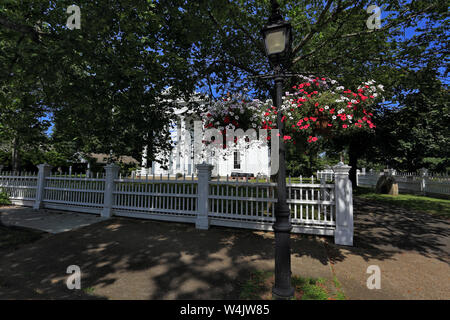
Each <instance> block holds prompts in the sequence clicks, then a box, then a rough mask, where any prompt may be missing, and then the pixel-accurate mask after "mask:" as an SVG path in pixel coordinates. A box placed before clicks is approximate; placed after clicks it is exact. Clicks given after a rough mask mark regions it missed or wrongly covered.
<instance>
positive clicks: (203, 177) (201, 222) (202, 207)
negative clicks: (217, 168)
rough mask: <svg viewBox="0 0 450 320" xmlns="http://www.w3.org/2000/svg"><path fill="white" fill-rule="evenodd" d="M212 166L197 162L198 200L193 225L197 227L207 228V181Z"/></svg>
mask: <svg viewBox="0 0 450 320" xmlns="http://www.w3.org/2000/svg"><path fill="white" fill-rule="evenodd" d="M213 167H214V166H212V165H210V164H206V163H201V164H197V165H196V168H197V177H198V187H197V188H198V189H197V191H198V200H197V201H198V202H197V220H196V221H195V227H196V228H197V229H203V230H207V229H209V217H208V211H209V199H208V196H209V181H210V180H211V172H212V169H213Z"/></svg>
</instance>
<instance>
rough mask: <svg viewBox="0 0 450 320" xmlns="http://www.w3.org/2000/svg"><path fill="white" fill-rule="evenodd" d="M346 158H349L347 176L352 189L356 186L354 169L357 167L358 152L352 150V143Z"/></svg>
mask: <svg viewBox="0 0 450 320" xmlns="http://www.w3.org/2000/svg"><path fill="white" fill-rule="evenodd" d="M348 158H349V160H348V161H349V166H351V169H350V171H349V173H348V174H349V178H350V181H351V182H352V186H353V189H354V188H356V170H357V168H358V154H357V151H356V150H354V148H353V147H352V145H350V148H349V150H348Z"/></svg>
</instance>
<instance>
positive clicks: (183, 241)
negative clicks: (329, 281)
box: [0, 218, 328, 299]
mask: <svg viewBox="0 0 450 320" xmlns="http://www.w3.org/2000/svg"><path fill="white" fill-rule="evenodd" d="M273 247H274V240H273V235H272V233H268V232H252V231H249V230H238V229H226V228H211V229H210V230H207V231H200V230H196V229H195V227H194V226H193V225H189V224H179V223H166V222H156V221H148V220H147V221H143V220H132V219H124V218H113V219H110V220H107V221H103V222H100V223H97V224H94V225H91V226H87V227H84V228H81V229H78V230H74V231H71V232H65V233H60V234H57V235H53V236H51V237H50V238H46V239H42V240H39V241H37V242H35V243H33V244H31V245H27V246H26V247H24V248H22V249H21V250H18V251H15V252H12V253H9V254H7V255H6V256H4V257H3V258H2V261H1V262H0V298H2V299H5V298H6V299H16V298H32V299H47V298H58V299H84V298H102V297H107V298H110V299H111V298H113V299H238V298H239V294H240V285H241V284H243V283H244V282H245V281H246V280H247V279H248V278H249V276H250V274H251V273H252V272H253V271H254V270H255V269H262V270H264V269H269V270H270V269H271V268H273V260H272V259H273ZM304 248H308V250H303V249H304ZM292 249H293V253H294V254H293V257H294V259H295V257H297V258H301V257H303V258H304V257H305V256H308V257H309V258H311V260H313V261H317V262H320V264H323V266H324V267H325V268H328V266H327V257H326V253H325V250H324V247H323V245H322V244H321V243H319V242H318V241H317V240H316V239H315V238H314V237H308V236H305V237H302V236H293V239H292ZM70 265H77V266H79V267H80V269H81V272H82V283H81V286H82V288H84V289H85V290H84V291H83V290H69V289H67V287H66V279H67V277H68V274H66V269H67V267H68V266H70ZM87 293H91V294H87Z"/></svg>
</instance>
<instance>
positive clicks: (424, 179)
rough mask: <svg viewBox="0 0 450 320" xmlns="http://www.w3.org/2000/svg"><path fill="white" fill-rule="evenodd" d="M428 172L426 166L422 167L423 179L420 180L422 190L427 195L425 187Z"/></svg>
mask: <svg viewBox="0 0 450 320" xmlns="http://www.w3.org/2000/svg"><path fill="white" fill-rule="evenodd" d="M427 174H428V169H426V168H421V169H420V177H421V180H420V191H421V192H422V194H423V195H424V196H425V195H426V191H425V188H426V177H427Z"/></svg>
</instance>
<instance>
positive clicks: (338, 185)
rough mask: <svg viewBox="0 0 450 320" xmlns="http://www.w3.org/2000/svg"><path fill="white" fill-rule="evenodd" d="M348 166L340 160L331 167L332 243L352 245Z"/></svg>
mask: <svg viewBox="0 0 450 320" xmlns="http://www.w3.org/2000/svg"><path fill="white" fill-rule="evenodd" d="M350 168H351V167H350V166H347V165H345V164H344V163H342V162H339V163H338V164H337V165H335V166H334V167H333V171H334V188H335V189H334V195H335V209H336V230H335V233H334V243H336V244H339V245H346V246H352V245H353V196H352V184H351V181H350V179H349V176H348V173H349V171H350Z"/></svg>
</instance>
